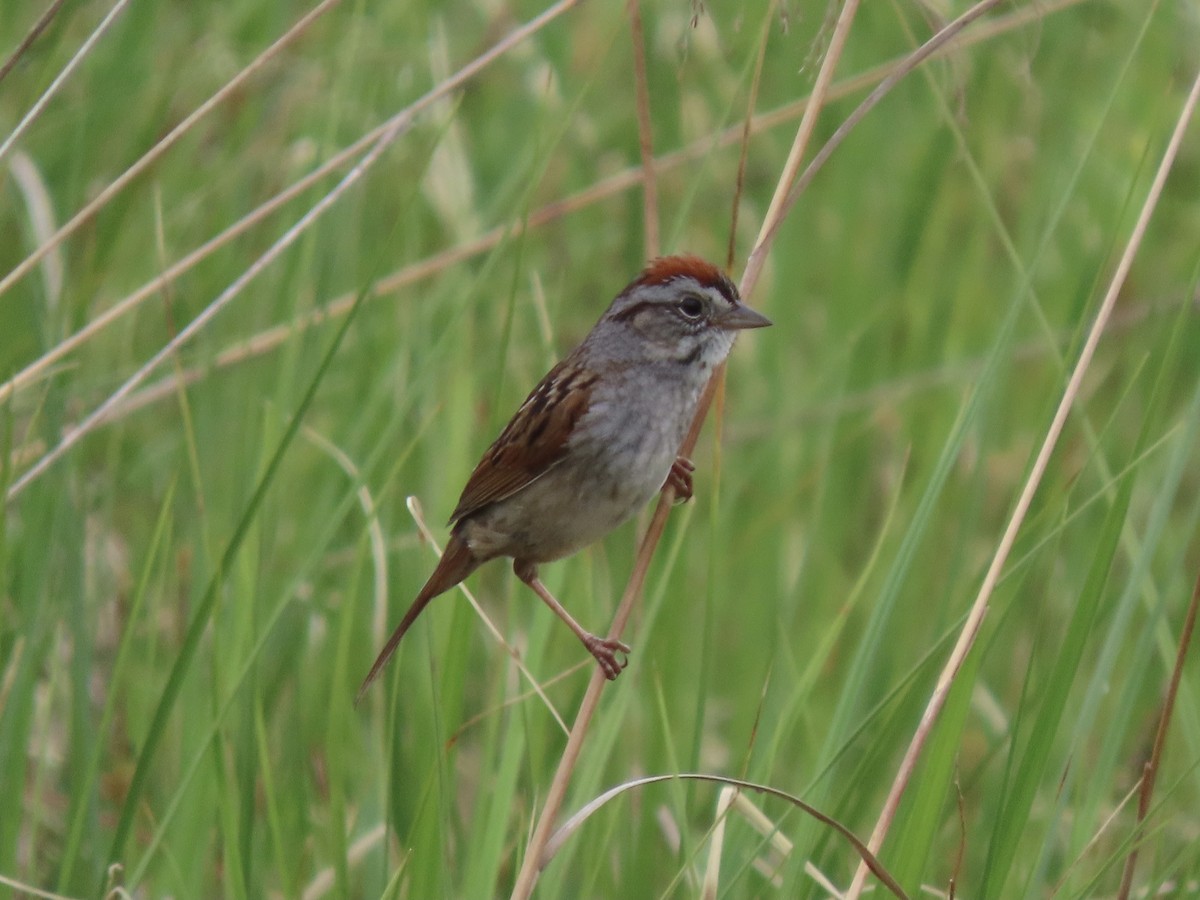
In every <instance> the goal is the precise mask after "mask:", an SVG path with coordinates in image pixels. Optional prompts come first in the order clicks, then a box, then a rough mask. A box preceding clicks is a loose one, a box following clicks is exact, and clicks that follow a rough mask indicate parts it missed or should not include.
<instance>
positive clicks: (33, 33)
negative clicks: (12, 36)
mask: <svg viewBox="0 0 1200 900" xmlns="http://www.w3.org/2000/svg"><path fill="white" fill-rule="evenodd" d="M65 2H66V0H54V2H53V3H51V4H50V5H49V6H47V7H46V9H45V10H44V11H43V12H42V14H41V15H40V16H39V17H38V20H37V21H36V22H34V23H33V26H32V27H31V28H30V29H29V31H27V32H26V33H25V37H23V38H21V42H20V43H19V44H17V46H16V47H15V48H14V49H13V52H12V53H10V54H9V55H8V59H6V60H5V61H4V63H3V64H2V65H0V81H3V80H4V77H5V76H6V75H8V73H9V72H11V71H12V69H13V66H15V65H16V64H17V62H18V61H19V60H20V59H21V57H22V56H24V55H25V53H26V51H27V50H29V48H30V47H32V46H33V44H34V42H35V41H36V40H37V39H38V37H40V36H41V33H42V32H43V31H45V30H46V29H47V28H48V27H49V25H50V23H51V22H52V21H54V17H55V16H56V15H58V11H59V10H60V9H62V5H63V4H64V3H65Z"/></svg>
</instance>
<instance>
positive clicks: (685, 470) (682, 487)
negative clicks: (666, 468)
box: [667, 456, 696, 503]
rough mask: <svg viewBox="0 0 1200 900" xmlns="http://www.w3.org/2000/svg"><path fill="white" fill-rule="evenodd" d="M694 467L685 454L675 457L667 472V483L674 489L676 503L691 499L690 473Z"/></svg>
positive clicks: (694, 469)
mask: <svg viewBox="0 0 1200 900" xmlns="http://www.w3.org/2000/svg"><path fill="white" fill-rule="evenodd" d="M694 471H696V467H695V466H694V465H693V464H692V461H691V460H690V459H688V458H687V457H686V456H677V457H675V462H673V463H671V471H670V472H668V473H667V484H669V485H670V486H671V488H672V489H673V490H674V491H675V502H676V503H687V502H688V501H689V500H691V499H692V473H693V472H694Z"/></svg>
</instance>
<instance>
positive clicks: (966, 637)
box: [846, 76, 1200, 900]
mask: <svg viewBox="0 0 1200 900" xmlns="http://www.w3.org/2000/svg"><path fill="white" fill-rule="evenodd" d="M1198 97H1200V76H1197V78H1196V80H1195V81H1194V82H1193V83H1192V87H1191V91H1190V92H1189V94H1188V97H1187V100H1186V101H1184V105H1183V109H1182V110H1181V112H1180V114H1179V119H1178V121H1177V122H1176V124H1175V130H1174V132H1173V133H1172V135H1171V139H1170V141H1169V142H1168V144H1167V148H1166V150H1165V151H1164V153H1163V157H1162V160H1161V161H1160V163H1159V166H1158V170H1157V172H1156V173H1155V175H1154V181H1153V182H1152V183H1151V185H1150V189H1149V191H1148V192H1147V194H1146V199H1145V201H1144V202H1143V204H1142V208H1141V211H1140V212H1139V214H1138V218H1137V222H1136V223H1135V224H1134V227H1133V231H1132V233H1131V234H1130V236H1129V240H1128V242H1127V243H1126V245H1125V250H1124V252H1123V253H1122V254H1121V259H1120V261H1119V262H1118V264H1117V268H1116V271H1115V272H1114V273H1113V277H1112V279H1111V281H1110V282H1109V285H1108V290H1107V292H1106V293H1105V295H1104V300H1103V302H1102V303H1101V304H1100V309H1099V311H1098V312H1097V313H1096V319H1095V321H1094V322H1093V323H1092V327H1091V329H1090V331H1089V332H1088V336H1087V340H1086V341H1085V342H1084V345H1083V349H1082V350H1081V351H1080V354H1079V360H1078V362H1076V364H1075V368H1074V370H1073V371H1072V372H1071V378H1070V380H1069V381H1068V382H1067V386H1066V388H1065V389H1064V391H1063V395H1062V399H1061V400H1060V401H1059V404H1058V409H1057V410H1056V411H1055V413H1054V418H1053V420H1052V421H1051V423H1050V427H1049V429H1048V430H1047V432H1046V437H1045V439H1044V440H1043V442H1042V446H1041V449H1040V450H1039V451H1038V455H1037V458H1036V459H1035V460H1034V464H1033V468H1032V470H1031V471H1030V473H1029V477H1028V478H1027V479H1026V481H1025V485H1024V487H1023V488H1022V490H1021V495H1020V497H1019V498H1018V500H1017V505H1016V508H1015V509H1014V510H1013V514H1012V517H1011V518H1010V519H1009V523H1008V526H1007V527H1006V528H1005V530H1004V534H1003V536H1002V537H1001V539H1000V543H999V545H998V546H997V548H996V553H995V555H994V556H993V557H992V562H991V565H989V566H988V570H987V574H986V575H985V576H984V579H983V584H982V585H981V586H980V589H979V594H978V596H977V597H976V598H975V602H974V603H973V604H972V606H971V611H970V614H969V615H968V617H967V621H966V623H965V624H964V625H963V629H962V631H961V632H960V634H959V638H958V642H957V644H956V645H955V647H954V650H953V651H952V652H951V654H950V658H949V659H948V660H947V661H946V665H945V668H943V669H942V672H941V674H940V675H939V677H938V681H937V685H936V686H935V688H934V691H933V695H932V696H931V697H930V699H929V703H928V705H927V706H926V708H925V712H924V713H923V714H922V716H921V721H920V723H919V724H918V725H917V730H916V732H915V734H914V735H913V739H912V742H911V743H910V744H909V747H908V750H907V751H906V752H905V754H904V758H903V760H902V761H901V763H900V767H899V770H898V771H897V773H896V777H895V780H894V781H893V783H892V787H891V790H890V791H889V792H888V796H887V799H886V800H885V802H884V805H883V809H882V810H881V812H880V814H879V819H878V821H877V822H876V824H875V829H874V831H873V832H872V834H871V840H870V842H869V843H868V846H869V847H870V848H871V851H872V852H874V853H878V852H879V848H880V847H881V846H882V845H883V841H884V838H886V837H887V833H888V830H889V829H890V828H891V824H892V821H893V819H894V818H895V815H896V810H897V809H898V808H899V805H900V798H901V797H902V796H903V794H904V790H905V788H906V787H907V786H908V782H909V780H910V779H911V778H912V774H913V772H914V771H915V769H916V765H917V760H918V759H919V757H920V755H921V751H922V750H923V749H924V747H925V743H926V741H927V740H928V739H929V735H930V733H931V732H932V730H933V726H934V724H935V723H936V721H937V717H938V714H939V713H940V712H941V710H942V706H943V705H944V704H945V702H946V697H947V696H948V695H949V693H950V688H951V687H952V686H953V683H954V678H955V676H956V675H957V674H958V670H959V668H960V667H961V666H962V664H963V661H964V660H965V659H966V656H967V653H969V652H970V650H971V647H972V646H973V645H974V643H975V638H976V637H977V636H978V634H979V629H980V626H981V625H982V624H983V617H984V615H985V614H986V613H987V608H988V602H989V600H990V599H991V596H992V591H993V590H994V589H995V587H996V584H997V582H998V581H999V579H1000V574H1001V571H1002V570H1003V568H1004V564H1005V562H1006V561H1007V560H1008V554H1009V552H1010V551H1011V550H1012V546H1013V543H1014V542H1015V541H1016V538H1017V532H1018V531H1019V530H1020V528H1021V524H1022V523H1023V522H1024V521H1025V514H1026V513H1027V512H1028V510H1029V505H1030V503H1031V502H1032V501H1033V495H1034V494H1035V493H1036V491H1037V488H1038V485H1039V484H1040V483H1041V480H1042V476H1043V475H1044V474H1045V471H1046V467H1047V465H1048V464H1049V462H1050V455H1051V454H1052V453H1053V452H1054V448H1055V446H1056V445H1057V443H1058V438H1059V435H1060V434H1061V433H1062V429H1063V426H1064V425H1065V423H1066V419H1067V415H1068V414H1069V413H1070V411H1071V407H1072V406H1073V405H1074V404H1075V400H1076V397H1077V396H1078V394H1079V389H1080V386H1081V384H1082V383H1083V377H1084V375H1085V374H1086V373H1087V370H1088V367H1089V366H1090V364H1091V361H1092V356H1093V355H1094V354H1095V351H1096V346H1097V344H1099V342H1100V336H1101V334H1103V332H1104V329H1105V326H1106V325H1107V324H1108V321H1109V318H1110V316H1111V315H1112V310H1113V306H1114V305H1115V303H1116V301H1117V295H1118V294H1119V293H1120V291H1121V288H1122V286H1123V285H1124V284H1125V278H1126V276H1127V275H1128V274H1129V269H1130V267H1131V266H1132V265H1133V260H1134V258H1135V257H1136V256H1137V252H1138V248H1139V247H1140V246H1141V243H1142V238H1143V237H1144V236H1145V233H1146V229H1147V227H1148V225H1149V223H1150V217H1151V215H1152V214H1153V213H1154V209H1155V207H1156V206H1157V205H1158V200H1159V198H1160V197H1161V195H1162V189H1163V185H1164V183H1165V182H1166V180H1167V175H1168V174H1170V171H1171V167H1172V166H1173V165H1174V162H1175V157H1176V155H1177V154H1178V152H1179V147H1180V145H1181V144H1182V143H1183V136H1184V134H1185V133H1186V131H1187V126H1188V123H1189V122H1190V121H1191V118H1192V113H1193V112H1194V111H1195V107H1196V102H1197V98H1198ZM865 879H866V870H865V869H864V868H863V867H862V866H860V867H859V869H858V871H857V872H856V873H855V876H854V881H853V882H852V883H851V885H850V890H849V891H848V892H847V894H846V896H847V898H849V900H856V898H857V897H858V896H859V894H860V893H861V891H862V888H863V885H864V883H865Z"/></svg>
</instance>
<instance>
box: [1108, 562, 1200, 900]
mask: <svg viewBox="0 0 1200 900" xmlns="http://www.w3.org/2000/svg"><path fill="white" fill-rule="evenodd" d="M1197 607H1200V576H1197V578H1196V586H1195V587H1194V588H1193V589H1192V600H1191V602H1190V603H1189V604H1188V609H1187V615H1186V616H1184V620H1183V628H1182V629H1181V630H1180V632H1179V650H1178V652H1177V653H1176V654H1175V666H1174V668H1172V669H1171V680H1170V682H1168V684H1167V696H1166V699H1164V700H1163V707H1162V713H1161V715H1160V716H1159V717H1158V730H1157V731H1156V732H1155V733H1154V747H1153V748H1152V749H1151V751H1150V758H1149V759H1148V760H1147V761H1146V765H1145V766H1144V768H1143V771H1142V783H1141V790H1139V791H1138V811H1137V826H1136V829H1137V830H1138V831H1140V830H1141V828H1142V825H1143V823H1144V822H1145V821H1146V816H1147V815H1149V813H1150V801H1151V799H1152V798H1153V797H1154V784H1155V782H1156V781H1157V780H1158V770H1159V767H1160V766H1161V765H1162V755H1163V747H1165V746H1166V743H1167V729H1168V727H1169V726H1170V724H1171V717H1172V715H1173V714H1174V712H1175V699H1176V697H1177V696H1178V695H1179V682H1180V680H1181V679H1182V678H1183V664H1184V663H1185V662H1187V657H1188V649H1189V648H1190V647H1191V644H1192V633H1193V632H1194V631H1195V629H1196V609H1197ZM1137 858H1138V842H1137V841H1135V842H1134V845H1133V849H1132V850H1130V851H1129V856H1128V857H1127V858H1126V860H1125V870H1124V871H1123V872H1122V873H1121V889H1120V890H1119V891H1118V892H1117V900H1129V892H1130V890H1131V889H1132V888H1133V873H1134V870H1135V869H1136V868H1137Z"/></svg>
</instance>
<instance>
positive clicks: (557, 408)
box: [450, 357, 596, 525]
mask: <svg viewBox="0 0 1200 900" xmlns="http://www.w3.org/2000/svg"><path fill="white" fill-rule="evenodd" d="M595 382H596V375H595V374H594V373H591V372H585V371H584V370H582V369H580V368H579V367H578V366H577V365H575V364H574V362H573V360H572V359H571V358H570V357H568V358H567V359H565V360H563V361H562V362H560V363H559V364H558V365H556V366H555V367H554V368H553V369H551V370H550V371H549V372H547V373H546V377H545V378H543V379H542V380H541V382H540V383H539V384H538V386H537V387H535V388H534V389H533V391H532V392H531V393H530V394H529V396H528V397H527V398H525V402H524V403H522V404H521V408H520V409H518V410H517V413H516V415H514V416H513V417H512V421H510V422H509V423H508V425H507V427H506V428H505V429H504V431H502V432H500V437H498V438H496V441H495V443H494V444H492V446H491V447H489V448H488V450H487V452H486V453H484V454H483V459H481V460H480V461H479V465H477V466H476V467H475V471H474V472H472V473H471V477H470V478H469V479H468V480H467V486H466V487H465V488H463V492H462V496H461V497H459V499H458V506H456V507H455V508H454V513H453V515H451V516H450V524H451V525H453V524H454V523H455V522H457V521H458V520H459V519H462V518H464V517H466V516H469V515H471V514H472V513H474V512H478V511H479V510H481V509H483V507H485V506H487V505H488V504H489V503H497V502H499V501H500V500H503V499H505V498H506V497H511V496H512V495H513V494H515V493H517V492H518V491H520V490H523V489H524V488H526V487H528V486H529V485H530V484H532V483H533V482H534V481H536V480H537V479H538V478H541V477H542V476H543V475H545V474H546V472H548V471H549V470H550V469H551V468H553V467H554V465H555V464H556V463H558V462H559V461H560V460H561V459H562V458H563V456H564V455H565V454H566V450H567V439H568V438H569V437H570V436H571V431H572V429H573V428H574V427H575V423H576V422H578V421H579V417H580V416H582V415H583V414H584V412H586V411H587V408H588V399H589V397H590V396H591V392H592V385H593V384H595Z"/></svg>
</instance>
